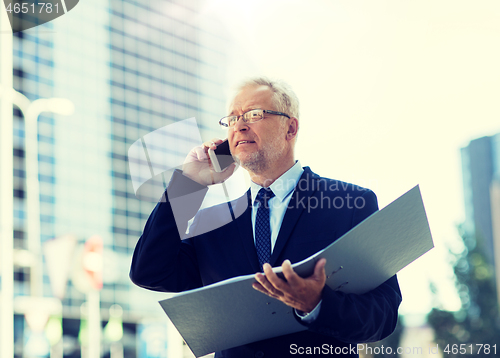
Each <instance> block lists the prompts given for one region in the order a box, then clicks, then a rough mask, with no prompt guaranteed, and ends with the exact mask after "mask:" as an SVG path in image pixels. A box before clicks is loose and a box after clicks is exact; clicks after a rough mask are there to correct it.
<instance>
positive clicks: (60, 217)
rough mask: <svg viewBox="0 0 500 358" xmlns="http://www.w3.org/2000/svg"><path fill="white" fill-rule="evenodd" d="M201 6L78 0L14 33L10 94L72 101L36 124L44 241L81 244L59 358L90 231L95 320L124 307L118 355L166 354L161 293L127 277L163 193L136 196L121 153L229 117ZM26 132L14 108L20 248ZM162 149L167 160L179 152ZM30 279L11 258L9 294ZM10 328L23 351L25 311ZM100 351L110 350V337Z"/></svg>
mask: <svg viewBox="0 0 500 358" xmlns="http://www.w3.org/2000/svg"><path fill="white" fill-rule="evenodd" d="M202 8H203V1H202V0H188V1H180V0H179V1H166V0H161V1H160V0H158V1H153V0H151V1H139V0H137V1H133V0H123V1H122V0H110V1H97V0H86V1H81V2H80V3H79V4H78V5H77V6H76V7H75V8H74V9H73V10H72V11H71V12H69V13H67V14H66V15H64V16H62V17H60V18H58V19H56V20H54V21H52V22H49V23H46V24H44V25H41V26H38V27H35V28H33V29H30V30H27V31H23V32H18V33H16V34H14V51H13V59H14V61H13V63H14V65H13V67H14V68H13V74H14V87H15V89H16V90H17V91H19V92H21V93H23V94H24V95H25V96H27V97H28V99H30V100H31V101H33V100H35V99H38V98H51V97H62V98H66V99H69V100H70V101H72V102H73V103H74V105H75V113H74V114H73V115H71V116H61V115H54V114H50V113H42V114H41V115H40V116H39V120H38V163H39V181H40V221H41V241H42V243H45V242H47V241H48V240H51V239H53V238H56V237H61V236H65V235H72V236H73V237H76V238H77V240H78V243H79V246H78V248H77V250H76V252H75V253H72V255H75V259H74V260H73V261H74V265H73V266H74V267H71V270H70V274H69V276H70V279H69V281H68V286H67V288H66V294H65V296H64V298H63V300H62V303H63V334H64V336H65V337H64V342H65V350H64V357H79V356H80V349H79V347H80V341H79V340H78V335H79V331H80V324H81V322H80V317H81V306H82V304H83V303H84V302H85V301H86V295H85V293H84V292H82V290H81V288H80V287H79V285H78V282H77V279H76V275H77V273H78V272H79V270H81V267H79V266H78V265H79V264H80V263H79V260H78V252H79V251H78V250H81V246H83V243H84V242H85V241H86V240H87V239H88V238H89V237H91V236H93V235H98V236H100V237H101V238H102V241H103V244H104V253H103V288H102V290H101V292H100V307H101V317H102V321H103V323H102V324H103V326H104V325H105V324H106V322H107V320H108V319H109V317H110V314H109V309H110V308H111V306H113V305H115V304H117V305H119V306H121V307H122V309H123V322H124V337H123V339H122V342H123V346H124V352H125V357H136V356H138V357H146V356H151V357H153V356H156V355H153V353H151V349H152V348H151V347H148V340H153V341H152V342H153V343H151V344H152V345H155V347H166V348H165V349H160V350H158V352H157V353H155V354H158V355H157V356H158V357H164V356H165V357H166V356H167V355H166V354H167V353H166V352H168V349H169V348H168V347H167V346H168V345H169V343H168V342H164V343H161V340H162V338H161V337H160V338H158V337H156V338H155V339H156V340H155V339H153V338H151V336H150V335H148V334H146V333H144V332H151V327H158V325H159V326H160V327H163V326H162V325H164V324H165V322H166V316H165V315H164V314H163V312H162V311H161V307H160V306H159V304H158V303H157V302H156V301H158V299H162V298H164V295H163V294H155V293H150V292H147V291H145V290H143V289H140V288H137V287H134V286H133V284H132V283H131V282H130V280H129V278H128V271H129V267H130V261H131V256H132V252H133V249H134V247H135V244H136V242H137V240H138V238H139V236H140V234H141V231H142V228H143V226H144V224H145V222H146V219H147V218H148V216H149V214H150V212H151V210H152V209H153V208H154V206H155V204H156V202H157V200H158V199H159V198H158V197H155V196H153V195H151V196H150V197H142V198H141V199H139V198H138V197H137V196H136V195H135V192H134V188H133V185H132V181H131V177H130V171H129V163H128V156H127V153H128V150H129V148H130V146H131V145H132V144H133V143H134V142H136V141H137V140H140V139H141V138H143V137H144V136H145V135H147V134H148V133H151V132H154V131H156V130H157V129H159V128H161V127H164V126H167V125H169V124H172V123H176V122H178V121H181V120H184V119H187V118H191V117H196V119H197V121H198V126H199V129H200V132H201V138H202V139H203V140H208V139H210V138H213V137H214V136H219V137H220V136H222V135H223V134H222V135H221V132H220V131H219V129H218V123H217V122H218V119H219V118H220V117H221V116H222V115H224V113H225V92H224V89H225V85H226V82H225V76H226V73H225V62H226V56H225V49H227V48H228V40H227V39H225V37H224V36H223V34H222V31H221V30H220V29H218V28H217V24H215V23H210V21H207V19H204V18H203V16H201V13H200V12H201V9H202ZM24 138H25V135H24V119H23V114H22V113H21V112H20V111H19V110H17V109H14V186H15V188H14V206H15V207H14V218H15V221H14V226H15V228H14V238H15V249H16V250H17V251H16V252H18V253H19V252H22V251H23V250H26V249H27V248H28V247H27V240H26V236H27V235H26V232H27V222H26V190H27V188H26V181H25V179H26V175H25V165H26V163H25V151H24V148H25V143H24ZM166 140H168V138H166ZM166 148H169V146H168V145H167V146H166ZM164 155H165V156H167V157H168V156H169V155H175V148H172V153H169V151H168V150H167V151H166V152H165V153H164ZM165 180H168V175H167V176H163V181H165ZM44 261H45V262H44V273H45V274H44V284H43V295H44V296H46V297H50V296H51V295H52V294H53V293H52V289H51V285H50V279H49V277H48V275H47V265H48V264H50V263H49V262H47V260H46V259H45V260H44ZM30 274H31V272H30V268H29V267H27V266H24V265H22V264H20V263H17V265H16V266H15V295H16V296H27V295H30V294H31V292H30V285H29V281H30ZM15 327H16V333H15V339H16V356H18V357H21V356H22V354H23V353H22V351H23V349H24V348H25V344H26V337H25V333H23V332H26V327H25V322H24V318H23V316H22V315H16V318H15ZM168 335H169V334H166V335H163V336H162V337H164V336H168ZM141 337H142V338H141ZM164 338H165V337H164ZM158 342H160V343H158ZM162 344H163V345H162ZM176 344H177V343H176ZM103 347H104V348H103V349H104V350H103V354H104V356H109V354H110V353H109V348H110V344H106V342H104V344H103ZM145 352H149V353H145ZM148 354H149V355H148Z"/></svg>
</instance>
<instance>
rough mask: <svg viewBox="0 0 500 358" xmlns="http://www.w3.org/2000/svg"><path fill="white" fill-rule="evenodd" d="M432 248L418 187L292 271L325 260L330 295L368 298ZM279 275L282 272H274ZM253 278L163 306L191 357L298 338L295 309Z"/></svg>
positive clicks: (199, 291)
mask: <svg viewBox="0 0 500 358" xmlns="http://www.w3.org/2000/svg"><path fill="white" fill-rule="evenodd" d="M433 247H434V244H433V242H432V237H431V233H430V230H429V223H428V221H427V217H426V214H425V209H424V205H423V202H422V197H421V194H420V189H419V187H418V186H416V187H414V188H413V189H411V190H410V191H408V192H407V193H406V194H404V195H403V196H401V197H400V198H398V199H397V200H395V201H394V202H392V203H391V204H389V205H388V206H386V207H385V208H383V209H382V210H380V211H377V212H375V213H374V214H372V215H371V216H369V217H368V218H367V219H365V220H364V221H363V222H361V223H360V224H359V225H357V226H356V227H354V228H353V229H352V230H350V231H349V232H347V233H346V234H345V235H343V236H342V237H340V238H339V239H338V240H336V241H335V242H333V243H332V244H331V245H329V246H328V247H326V248H325V249H323V250H321V251H319V252H317V253H316V254H314V255H312V256H311V257H309V258H307V259H305V260H303V261H301V262H298V263H295V264H294V265H292V266H293V268H294V270H295V272H297V273H298V274H299V275H300V276H302V277H307V276H309V275H311V274H312V273H313V271H314V266H315V264H316V262H317V261H318V260H319V259H320V258H322V257H325V258H326V259H327V263H326V266H325V270H326V274H327V277H328V278H327V281H326V284H327V285H328V286H330V287H331V288H332V289H336V290H339V291H342V292H346V293H365V292H368V291H370V290H372V289H374V288H375V287H377V286H379V285H380V284H382V283H383V282H384V281H386V280H387V279H389V278H390V277H391V276H393V275H394V274H396V273H397V272H398V271H399V270H401V269H402V268H403V267H405V266H407V265H408V264H409V263H411V262H412V261H414V260H416V259H417V258H418V257H420V256H422V255H423V254H424V253H426V252H427V251H429V250H430V249H432V248H433ZM274 270H275V271H276V272H280V271H281V268H280V267H278V268H275V269H274ZM253 282H255V279H254V274H251V275H246V276H240V277H235V278H231V279H228V280H225V281H221V282H218V283H215V284H213V285H210V286H205V287H202V288H198V289H194V290H190V291H185V292H182V293H179V294H177V295H176V296H174V297H171V298H168V299H165V300H163V301H160V304H161V306H162V307H163V309H164V311H165V313H166V314H167V315H168V317H169V318H170V320H171V321H172V323H173V324H174V325H175V327H176V328H177V329H178V331H179V333H180V334H181V336H182V337H183V338H184V341H185V342H186V344H187V345H188V346H189V348H190V349H191V351H192V352H193V353H194V355H195V356H196V357H200V356H203V355H206V354H208V353H212V352H214V351H220V350H224V349H229V348H232V347H236V346H240V345H243V344H248V343H251V342H256V341H260V340H263V339H267V338H273V337H277V336H280V335H284V334H289V333H295V332H299V331H303V330H306V329H307V328H306V327H305V326H303V325H301V324H300V323H298V322H297V321H296V319H295V318H294V316H293V314H294V313H293V309H292V308H291V307H288V306H287V305H285V304H284V303H281V302H280V301H278V300H275V299H272V298H270V297H268V296H266V295H264V294H262V293H260V292H258V291H256V290H255V289H253V288H252V283H253Z"/></svg>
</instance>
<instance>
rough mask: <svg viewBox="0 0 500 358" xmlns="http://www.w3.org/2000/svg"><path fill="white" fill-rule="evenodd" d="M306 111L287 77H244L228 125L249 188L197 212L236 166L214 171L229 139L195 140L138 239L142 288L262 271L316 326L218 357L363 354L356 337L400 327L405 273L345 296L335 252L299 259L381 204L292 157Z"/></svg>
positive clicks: (266, 285) (265, 285) (134, 270)
mask: <svg viewBox="0 0 500 358" xmlns="http://www.w3.org/2000/svg"><path fill="white" fill-rule="evenodd" d="M298 118H299V102H298V99H297V97H296V95H295V94H294V92H293V91H292V90H291V89H290V87H289V86H288V85H286V84H285V83H284V82H281V81H274V80H269V79H266V78H253V79H250V80H248V81H245V82H244V83H243V84H242V85H241V86H240V87H239V89H238V91H237V92H236V96H235V97H234V98H233V99H232V101H231V105H230V108H229V113H228V115H227V116H226V117H224V118H222V119H221V120H220V124H221V125H222V126H224V127H226V128H227V138H228V139H227V140H228V141H229V147H230V150H231V154H232V156H233V157H234V159H235V161H236V163H238V164H239V165H241V167H243V168H244V169H246V170H247V171H248V173H249V175H250V178H251V186H250V189H249V190H248V192H247V193H246V194H245V195H244V196H242V197H241V198H239V199H237V200H235V201H234V202H232V203H230V205H228V203H224V204H221V205H218V206H215V207H212V208H207V209H204V210H199V208H200V205H201V202H202V201H203V198H204V196H205V193H206V192H207V187H208V186H210V185H213V184H217V183H221V182H223V181H225V180H226V179H228V178H229V177H230V176H231V175H232V174H233V172H234V170H235V167H236V164H234V163H233V164H231V165H230V166H229V167H228V168H226V169H225V170H224V171H223V172H215V171H214V170H213V166H212V164H211V162H210V159H209V156H208V155H207V152H208V149H210V148H211V149H215V148H216V146H217V145H219V144H220V143H222V140H220V139H213V140H212V141H210V142H206V143H204V144H203V145H202V146H200V147H196V148H193V150H192V151H191V152H190V154H189V156H188V158H186V161H185V164H184V165H183V168H182V170H176V171H175V172H174V174H173V176H172V179H171V181H170V183H169V185H168V187H167V189H166V191H165V194H164V196H163V197H162V200H160V202H159V203H158V204H157V206H156V207H155V209H154V210H153V212H152V213H151V215H150V217H149V219H148V221H147V223H146V226H145V228H144V231H143V234H142V236H141V238H140V239H139V241H138V243H137V246H136V248H135V251H134V256H133V260H132V266H131V271H130V277H131V279H132V281H133V282H134V283H135V284H137V285H139V286H141V287H144V288H147V289H151V290H156V291H170V292H180V291H184V290H188V289H193V288H198V287H201V286H206V285H209V284H212V283H215V282H218V281H221V280H225V279H228V278H231V277H235V276H240V275H248V274H252V273H255V278H256V283H255V284H254V288H255V289H256V290H258V291H260V292H262V293H263V294H266V295H269V296H270V297H272V298H274V299H276V300H280V301H282V302H284V303H285V304H286V305H288V306H290V307H292V308H294V310H293V312H294V315H295V317H296V319H297V320H298V321H299V322H300V323H301V324H303V325H304V326H305V327H307V330H305V331H302V332H298V333H293V334H289V335H284V336H280V337H275V338H269V339H266V340H262V341H258V342H254V343H250V344H246V345H243V346H239V347H234V348H231V349H228V350H225V351H221V352H216V355H215V356H216V357H217V358H220V357H225V358H232V357H235V358H245V357H249V358H250V357H273V358H280V357H296V356H298V355H302V354H306V355H307V356H311V357H312V356H330V357H331V356H343V357H357V356H358V354H357V352H356V350H355V349H353V347H354V346H355V345H356V344H357V343H365V342H372V341H377V340H381V339H383V338H385V337H387V336H388V335H389V334H391V333H392V332H393V330H394V328H395V326H396V322H397V316H398V307H399V304H400V303H401V292H400V289H399V285H398V282H397V278H396V276H393V277H392V278H390V279H389V280H387V281H386V282H384V283H383V284H382V285H380V286H378V287H377V288H375V289H374V290H372V291H370V292H367V293H364V294H347V293H342V292H339V291H335V290H332V289H331V288H330V287H328V286H326V285H325V281H326V274H325V270H324V265H325V259H321V260H319V261H318V262H317V264H316V266H315V270H314V273H313V274H312V275H311V276H309V277H304V278H302V277H299V276H298V275H297V274H295V272H294V271H293V269H292V267H291V264H293V263H295V262H298V261H301V260H303V259H305V258H307V257H309V256H310V255H312V254H314V253H316V252H317V251H319V250H321V249H323V248H325V247H326V246H328V245H329V244H331V243H332V242H334V241H335V240H336V239H338V238H339V237H341V236H342V235H343V234H345V233H346V232H348V231H349V230H350V229H352V228H353V227H354V226H356V225H357V224H359V223H360V222H361V221H363V220H364V219H365V218H367V217H368V216H369V215H371V214H372V213H373V212H375V211H377V210H378V204H377V198H376V196H375V194H374V193H373V192H372V191H371V190H369V189H365V188H362V187H359V186H356V185H354V184H348V183H344V182H340V181H337V180H333V179H327V178H323V177H320V176H319V175H317V174H315V173H314V172H312V171H311V169H310V168H309V167H304V168H303V167H302V166H301V165H300V162H299V161H298V160H296V158H295V155H294V147H295V141H296V138H297V132H298V129H299V119H298ZM304 140H307V139H304ZM320 155H321V154H320ZM313 199H314V200H313ZM313 202H314V203H315V205H314V206H312V205H311V203H313ZM193 217H194V220H193V222H192V224H191V225H190V226H189V228H188V220H190V219H191V218H193ZM368 239H369V238H368ZM275 266H282V269H283V274H284V278H285V279H281V278H279V277H278V276H277V275H276V274H274V272H273V271H272V268H271V267H275ZM207 328H208V329H210V327H207ZM335 352H336V353H339V354H336V353H335Z"/></svg>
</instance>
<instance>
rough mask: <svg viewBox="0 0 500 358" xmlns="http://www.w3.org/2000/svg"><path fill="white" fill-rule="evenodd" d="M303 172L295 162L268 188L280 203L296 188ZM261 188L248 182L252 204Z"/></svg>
mask: <svg viewBox="0 0 500 358" xmlns="http://www.w3.org/2000/svg"><path fill="white" fill-rule="evenodd" d="M303 172H304V169H302V166H301V165H300V162H299V161H298V160H297V161H296V162H295V164H294V165H293V166H292V167H291V168H290V169H288V170H287V171H286V172H285V173H283V174H282V175H281V176H280V177H279V178H278V179H276V180H275V181H274V182H273V183H272V184H271V185H270V186H269V187H270V188H271V190H272V191H273V193H274V195H276V197H277V198H278V199H279V200H280V201H283V200H285V198H286V197H287V196H288V195H290V193H291V192H292V191H293V189H294V188H295V187H296V186H297V183H298V182H299V179H300V177H301V176H302V173H303ZM261 188H262V186H260V185H259V184H255V183H254V182H250V191H251V194H252V203H253V202H254V201H255V198H256V197H257V193H258V192H259V190H260V189H261Z"/></svg>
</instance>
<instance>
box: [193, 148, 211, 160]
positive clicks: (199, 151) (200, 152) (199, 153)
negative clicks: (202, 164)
mask: <svg viewBox="0 0 500 358" xmlns="http://www.w3.org/2000/svg"><path fill="white" fill-rule="evenodd" d="M194 150H195V153H196V158H197V159H198V160H199V161H206V160H208V155H207V152H205V149H204V148H203V147H196V148H195V149H194Z"/></svg>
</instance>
